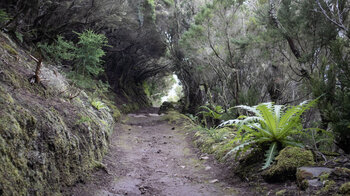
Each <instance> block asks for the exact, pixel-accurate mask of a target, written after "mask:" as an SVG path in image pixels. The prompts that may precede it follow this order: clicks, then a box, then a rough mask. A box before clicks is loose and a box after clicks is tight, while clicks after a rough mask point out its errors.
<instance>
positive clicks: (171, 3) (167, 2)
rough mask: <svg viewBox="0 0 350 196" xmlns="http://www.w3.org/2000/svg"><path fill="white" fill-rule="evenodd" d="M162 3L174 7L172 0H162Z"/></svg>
mask: <svg viewBox="0 0 350 196" xmlns="http://www.w3.org/2000/svg"><path fill="white" fill-rule="evenodd" d="M163 2H164V3H165V5H167V6H172V5H174V0H163Z"/></svg>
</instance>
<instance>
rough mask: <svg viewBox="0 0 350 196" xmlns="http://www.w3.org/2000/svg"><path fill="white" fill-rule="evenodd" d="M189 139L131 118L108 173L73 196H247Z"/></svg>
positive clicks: (142, 116) (156, 120)
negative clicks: (197, 151) (229, 181)
mask: <svg viewBox="0 0 350 196" xmlns="http://www.w3.org/2000/svg"><path fill="white" fill-rule="evenodd" d="M189 137H190V136H188V135H187V134H186V133H185V132H184V131H183V130H179V129H178V128H177V127H174V126H172V125H169V124H168V123H167V122H165V121H163V120H161V117H160V116H158V115H156V114H149V113H142V112H141V113H138V114H130V115H129V116H128V121H127V122H126V123H124V124H121V125H118V126H117V127H116V131H115V133H114V134H113V136H112V138H111V145H110V150H109V152H108V154H107V155H106V157H105V158H104V161H103V164H104V165H105V166H106V168H105V169H100V170H98V171H96V172H95V173H94V174H93V176H92V177H91V181H90V182H86V183H85V184H83V183H81V184H78V185H76V187H73V189H72V193H70V195H75V196H89V195H157V196H158V195H179V196H180V195H181V196H184V195H191V196H196V195H208V196H213V195H220V196H221V195H242V194H241V193H242V192H241V193H239V192H238V191H239V190H238V189H235V188H233V187H231V186H230V185H229V184H228V183H225V181H224V180H221V179H222V175H223V174H222V171H221V170H220V169H219V168H218V166H216V165H215V164H214V163H213V161H212V160H207V158H208V157H202V158H201V155H199V154H197V153H196V152H195V149H194V148H193V147H192V143H191V142H190V140H189ZM209 159H211V158H209ZM244 195H247V194H244Z"/></svg>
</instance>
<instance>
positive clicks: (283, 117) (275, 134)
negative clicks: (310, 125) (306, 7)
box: [219, 100, 317, 169]
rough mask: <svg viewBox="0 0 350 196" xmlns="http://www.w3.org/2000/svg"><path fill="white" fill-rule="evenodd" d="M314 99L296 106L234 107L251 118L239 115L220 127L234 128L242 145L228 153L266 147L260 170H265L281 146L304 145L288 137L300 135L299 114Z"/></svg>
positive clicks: (263, 105) (263, 104) (260, 105)
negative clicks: (250, 114) (235, 127)
mask: <svg viewBox="0 0 350 196" xmlns="http://www.w3.org/2000/svg"><path fill="white" fill-rule="evenodd" d="M316 101H317V100H313V101H304V102H303V103H301V104H299V105H297V106H284V105H275V104H274V103H271V102H270V103H261V104H259V105H257V106H252V107H250V106H245V105H240V106H236V107H235V108H238V109H244V110H247V111H248V112H250V113H252V114H254V116H241V117H240V118H238V119H234V120H229V121H226V122H224V123H222V124H221V125H219V126H221V127H222V126H228V125H234V126H237V128H238V132H237V137H236V138H235V139H234V141H238V140H240V142H241V144H240V145H238V146H236V147H235V148H233V149H232V150H231V151H230V152H229V153H233V152H237V154H239V153H240V152H241V151H246V150H248V149H249V148H250V147H252V146H253V145H258V146H263V145H266V144H267V145H268V146H269V149H268V150H267V151H266V154H265V157H266V159H265V164H264V166H263V168H262V169H266V168H268V167H269V166H270V165H271V163H272V162H273V160H274V158H275V156H276V155H277V154H278V152H279V149H280V147H282V146H297V147H303V145H302V144H301V143H299V142H297V141H295V140H294V139H293V138H292V137H291V136H292V135H296V134H301V133H303V126H302V123H301V118H300V117H301V115H302V114H303V113H304V112H305V111H306V110H308V109H309V108H310V107H312V106H314V105H315V103H316Z"/></svg>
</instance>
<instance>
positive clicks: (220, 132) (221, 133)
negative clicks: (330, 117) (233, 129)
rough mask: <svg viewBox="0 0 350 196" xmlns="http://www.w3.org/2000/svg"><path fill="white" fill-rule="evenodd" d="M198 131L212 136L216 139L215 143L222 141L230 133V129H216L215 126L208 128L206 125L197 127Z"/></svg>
mask: <svg viewBox="0 0 350 196" xmlns="http://www.w3.org/2000/svg"><path fill="white" fill-rule="evenodd" d="M197 129H198V131H199V132H200V133H202V134H206V135H208V136H209V137H210V138H212V139H213V140H214V142H215V143H219V142H222V141H223V140H224V139H226V138H227V136H228V135H229V134H230V132H229V130H228V129H225V128H223V129H214V128H206V127H199V128H198V127H197Z"/></svg>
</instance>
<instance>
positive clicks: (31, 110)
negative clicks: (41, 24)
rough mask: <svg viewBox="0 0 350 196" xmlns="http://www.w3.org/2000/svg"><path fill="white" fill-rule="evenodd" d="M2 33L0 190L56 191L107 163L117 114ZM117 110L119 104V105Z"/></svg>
mask: <svg viewBox="0 0 350 196" xmlns="http://www.w3.org/2000/svg"><path fill="white" fill-rule="evenodd" d="M35 67H36V62H35V61H33V60H32V59H31V58H30V56H29V53H28V52H26V51H24V50H22V49H20V48H19V47H18V46H17V45H16V44H15V43H13V42H12V41H11V39H9V38H8V37H7V36H6V35H5V34H3V33H0V162H1V164H0V195H53V193H59V192H60V191H61V190H62V187H64V186H69V185H72V184H75V183H76V182H78V181H83V180H84V179H85V178H86V176H87V175H88V173H89V171H91V170H93V169H94V168H95V167H101V166H102V165H101V163H100V161H101V160H102V157H103V155H104V154H105V152H106V150H107V147H108V138H109V135H110V134H111V132H112V131H113V128H114V119H113V117H112V115H111V114H110V111H109V109H108V108H107V107H105V108H102V109H100V110H97V109H96V108H94V107H93V106H92V105H91V99H90V98H89V96H88V95H87V94H86V93H84V91H81V90H80V89H76V88H73V87H72V86H70V85H69V84H68V82H67V80H66V79H65V77H64V76H63V75H61V74H60V73H59V71H58V70H57V68H55V67H53V66H50V65H47V64H44V65H43V68H42V70H41V77H42V84H30V82H29V80H28V78H30V77H31V76H32V75H33V73H34V70H35ZM114 109H115V108H114Z"/></svg>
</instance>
